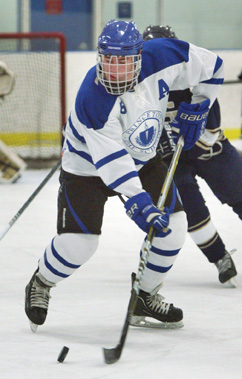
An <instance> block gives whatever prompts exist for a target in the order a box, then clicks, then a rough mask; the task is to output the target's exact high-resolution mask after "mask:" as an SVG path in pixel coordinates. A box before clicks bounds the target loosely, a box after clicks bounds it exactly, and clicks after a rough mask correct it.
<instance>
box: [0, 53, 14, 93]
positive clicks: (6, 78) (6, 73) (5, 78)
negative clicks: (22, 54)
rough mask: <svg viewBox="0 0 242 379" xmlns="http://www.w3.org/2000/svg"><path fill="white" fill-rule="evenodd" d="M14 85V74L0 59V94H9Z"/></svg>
mask: <svg viewBox="0 0 242 379" xmlns="http://www.w3.org/2000/svg"><path fill="white" fill-rule="evenodd" d="M14 85H15V74H14V72H13V71H11V70H10V69H9V68H8V66H7V65H6V63H4V62H2V61H0V96H6V95H9V94H10V93H11V92H12V90H13V88H14Z"/></svg>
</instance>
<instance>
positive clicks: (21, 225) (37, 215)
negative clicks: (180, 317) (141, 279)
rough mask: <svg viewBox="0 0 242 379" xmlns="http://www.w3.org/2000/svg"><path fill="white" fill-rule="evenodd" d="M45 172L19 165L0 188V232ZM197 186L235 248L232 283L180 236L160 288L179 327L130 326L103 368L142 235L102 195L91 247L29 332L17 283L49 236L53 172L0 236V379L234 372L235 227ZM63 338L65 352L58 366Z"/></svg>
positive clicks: (241, 236)
mask: <svg viewBox="0 0 242 379" xmlns="http://www.w3.org/2000/svg"><path fill="white" fill-rule="evenodd" d="M48 172H49V170H40V171H32V170H28V171H26V172H25V173H24V174H23V177H22V178H21V179H20V180H19V181H18V182H17V183H16V184H10V185H1V186H0V209H1V218H0V230H2V229H3V228H4V227H5V225H6V224H7V223H8V222H9V221H10V220H11V218H12V217H13V216H14V215H15V213H16V212H17V211H18V210H19V208H20V207H21V206H22V205H23V203H24V202H25V201H26V200H27V199H28V197H29V196H30V195H31V194H32V192H33V191H34V190H35V188H36V187H37V186H38V185H39V183H40V182H41V180H42V179H43V178H44V177H45V176H46V175H47V173H48ZM199 183H200V185H201V189H202V192H203V194H204V195H205V198H206V199H207V205H208V207H209V208H210V211H211V214H212V219H213V221H214V223H215V225H216V226H217V228H218V230H219V232H220V234H221V236H222V238H223V240H224V242H225V244H226V247H227V249H228V250H231V249H233V248H236V249H237V252H236V253H235V254H234V255H233V259H234V261H235V264H236V266H237V270H238V277H237V282H238V287H237V288H236V289H231V288H225V287H223V286H222V285H221V284H220V283H219V281H218V279H217V269H216V268H215V266H214V265H212V264H209V263H208V262H207V260H206V259H205V257H204V256H203V255H202V253H200V251H199V250H198V248H197V247H196V245H195V244H194V243H193V242H192V240H191V239H190V237H189V236H187V240H186V243H185V245H184V247H183V249H182V251H181V252H180V254H179V256H178V258H177V261H176V262H175V265H174V267H173V269H172V270H171V271H170V273H169V274H168V276H167V279H166V281H165V285H164V287H163V289H162V290H161V294H162V295H164V296H165V297H166V301H170V302H174V304H175V305H176V306H179V307H181V308H182V309H183V311H184V324H185V326H184V328H182V329H179V330H157V329H155V330H151V329H145V328H134V327H130V329H129V333H128V337H127V340H126V345H125V347H124V350H123V354H122V357H121V359H120V361H119V362H118V363H116V364H114V365H106V364H105V363H104V360H103V356H102V347H103V346H104V347H107V348H109V347H114V346H116V344H117V343H118V341H119V338H120V333H121V329H122V326H123V322H124V318H125V315H126V308H127V305H128V300H129V295H130V273H131V272H132V271H136V269H137V266H138V256H139V249H140V245H141V242H142V239H143V233H142V232H141V231H140V230H138V228H137V227H136V225H135V224H134V223H133V222H132V221H131V220H129V219H128V217H127V216H126V214H125V212H124V209H123V205H122V203H121V202H120V200H119V199H116V198H112V199H110V200H109V201H108V202H107V205H106V210H105V218H104V225H103V234H102V236H101V238H100V244H99V248H98V251H97V252H96V254H95V255H94V256H93V257H92V259H91V260H90V261H89V262H88V263H87V264H86V265H85V266H84V267H81V268H80V269H79V270H77V271H76V272H75V273H74V275H73V276H72V277H70V278H68V279H66V280H64V281H62V282H61V283H59V284H58V285H57V287H56V288H54V289H52V291H51V295H52V299H51V301H50V308H49V314H48V317H47V320H46V323H45V324H44V325H43V326H41V327H39V329H38V331H37V333H36V334H33V333H32V332H31V331H30V327H29V324H28V320H27V318H26V316H25V313H24V289H25V286H26V284H27V283H28V281H29V279H30V277H31V276H32V274H33V272H34V270H35V269H36V267H37V262H38V258H39V257H40V256H41V255H42V254H43V252H44V249H45V247H46V245H47V244H48V243H49V241H50V240H51V238H52V237H53V236H54V235H55V227H56V195H57V190H58V173H56V174H55V175H54V177H53V178H52V179H51V180H50V181H49V182H48V184H47V185H46V186H45V187H44V189H43V190H42V191H41V193H40V194H39V195H38V197H37V198H36V199H35V200H34V201H33V202H32V203H31V205H30V206H29V207H28V208H27V209H26V211H25V212H24V213H23V215H22V216H21V217H20V218H19V220H18V221H17V222H16V223H15V224H14V226H13V227H12V228H11V230H10V231H9V232H8V233H7V235H6V236H5V237H4V238H3V240H2V241H1V242H0V267H1V275H0V279H1V285H0V304H1V312H0V378H1V379H6V378H8V379H15V378H18V379H22V378H24V379H29V378H31V379H33V378H35V379H43V378H47V377H48V378H51V379H52V378H58V379H62V378H68V379H69V378H71V379H75V378H84V379H89V378H90V379H95V378H105V379H109V378H110V379H115V378H120V379H121V378H122V379H123V378H125V379H132V378H135V379H136V378H140V379H143V378H144V379H146V378H152V379H156V378H157V379H158V378H159V379H160V378H164V379H170V378H172V379H173V378H178V379H183V378H184V379H198V378H199V379H200V378H201V379H204V378H206V379H210V378H211V379H212V378H213V379H216V378H219V379H224V378H231V379H235V378H241V370H242V359H241V357H242V301H241V299H242V274H241V273H242V244H241V241H242V227H241V225H242V224H241V221H240V220H239V218H238V217H237V215H235V214H234V213H233V212H232V210H231V209H230V208H229V207H228V206H226V205H221V203H220V202H219V201H218V200H217V199H216V198H215V197H214V195H213V194H212V193H211V191H210V190H209V188H208V187H207V186H206V184H205V183H204V182H203V181H199ZM64 345H65V346H68V347H69V348H70V351H69V354H68V355H67V357H66V360H65V362H64V363H58V362H57V357H58V355H59V353H60V351H61V349H62V347H63V346H64Z"/></svg>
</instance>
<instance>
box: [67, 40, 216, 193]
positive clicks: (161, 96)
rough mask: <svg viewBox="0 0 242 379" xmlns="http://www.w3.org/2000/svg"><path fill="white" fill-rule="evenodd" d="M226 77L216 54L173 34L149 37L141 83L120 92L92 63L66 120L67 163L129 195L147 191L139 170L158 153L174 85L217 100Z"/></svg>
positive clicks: (195, 99) (71, 168) (194, 99)
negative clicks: (100, 77)
mask: <svg viewBox="0 0 242 379" xmlns="http://www.w3.org/2000/svg"><path fill="white" fill-rule="evenodd" d="M222 82H223V62H222V60H221V59H220V58H219V57H218V56H217V55H216V54H214V53H212V52H210V51H208V50H205V49H203V48H199V47H197V46H194V45H192V44H189V43H187V42H184V41H181V40H176V39H170V38H169V39H165V38H161V39H154V40H150V41H146V42H144V45H143V51H142V69H141V73H140V77H139V83H138V85H137V86H136V87H135V88H134V90H133V91H130V92H126V93H124V94H123V95H121V96H114V95H111V94H108V93H107V92H106V90H105V88H104V87H103V86H102V85H101V84H100V83H99V82H98V80H97V78H96V67H93V68H91V69H90V70H89V71H88V73H87V75H86V77H85V79H84V80H83V82H82V84H81V86H80V89H79V91H78V93H77V97H76V101H75V105H74V107H73V109H72V111H71V112H70V116H69V118H68V122H67V124H66V129H65V141H64V145H63V158H62V167H63V169H64V170H65V171H67V172H70V173H72V174H75V175H80V176H99V177H100V178H101V179H102V180H103V182H104V183H105V184H106V185H107V186H108V187H109V188H111V189H113V190H115V191H117V192H120V193H122V194H124V195H126V196H128V197H131V196H133V195H136V194H138V193H140V192H142V191H143V189H142V185H141V182H140V180H139V177H138V170H140V169H141V168H142V167H143V166H144V165H145V164H146V163H147V162H148V161H149V160H150V159H151V158H153V157H154V156H155V155H156V147H157V144H158V142H159V139H160V135H161V133H162V128H163V123H164V118H165V114H166V108H167V100H168V95H169V91H170V90H182V89H185V88H189V87H192V88H193V96H192V103H200V102H201V101H203V100H205V99H206V98H209V99H210V100H211V104H212V103H213V101H214V100H215V98H216V97H217V93H218V89H219V85H220V84H222ZM211 104H210V105H211Z"/></svg>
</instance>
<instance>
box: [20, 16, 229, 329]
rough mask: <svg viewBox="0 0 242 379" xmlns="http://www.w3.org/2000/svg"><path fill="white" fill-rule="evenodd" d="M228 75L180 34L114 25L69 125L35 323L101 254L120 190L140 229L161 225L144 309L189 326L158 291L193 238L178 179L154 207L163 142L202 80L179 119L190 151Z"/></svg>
mask: <svg viewBox="0 0 242 379" xmlns="http://www.w3.org/2000/svg"><path fill="white" fill-rule="evenodd" d="M222 82H223V63H222V60H221V59H220V58H219V57H218V56H217V55H216V54H214V53H212V52H209V51H207V50H205V49H202V48H199V47H196V46H194V45H191V44H189V43H187V42H184V41H178V40H173V39H167V40H166V39H157V40H153V41H147V42H145V43H143V39H142V36H141V34H140V33H139V31H138V30H137V28H136V25H135V23H134V22H133V21H131V22H126V21H115V20H111V21H109V22H108V23H107V24H106V26H105V27H104V29H103V31H102V33H101V35H100V37H99V39H98V58H97V64H96V66H95V67H92V68H91V69H90V70H89V71H88V73H87V75H86V77H85V78H84V80H83V82H82V84H81V86H80V89H79V91H78V93H77V96H76V100H75V104H74V107H73V109H72V110H71V112H70V116H69V118H68V121H67V124H66V128H65V140H64V144H63V158H62V171H61V175H60V190H59V194H58V225H57V235H56V236H55V237H54V238H53V239H52V241H51V243H50V244H49V245H48V246H47V248H46V250H45V252H44V254H43V256H42V257H41V258H40V260H39V263H38V268H37V270H36V271H35V273H34V275H33V276H32V279H31V280H30V282H29V284H28V285H27V287H26V300H25V312H26V314H27V316H28V318H29V320H30V322H31V323H32V326H33V327H34V328H36V325H42V324H43V323H44V322H45V319H46V315H47V311H48V303H49V298H50V289H51V288H52V287H54V286H55V285H56V284H57V283H58V282H59V281H61V280H63V279H64V278H67V277H69V276H70V275H71V274H72V273H73V272H74V271H75V270H76V269H78V268H79V267H80V266H82V265H83V264H84V263H85V262H86V261H88V260H89V259H90V257H91V256H92V255H93V254H94V253H95V251H96V249H97V246H98V239H99V235H100V234H101V227H102V219H103V210H104V204H105V202H106V201H107V199H108V197H109V196H115V195H117V194H123V195H124V196H125V197H127V198H128V200H127V201H126V203H125V209H126V212H127V214H128V216H129V217H131V219H132V220H133V221H134V222H135V223H136V224H137V225H138V227H140V228H141V229H142V230H143V231H144V232H145V233H147V232H148V230H149V228H150V226H153V227H154V228H155V230H156V234H155V238H154V241H153V245H152V249H151V252H150V256H149V259H148V263H147V267H146V269H145V272H144V275H143V277H142V281H141V283H140V293H139V298H138V302H137V306H136V309H135V312H134V316H135V317H138V318H139V317H140V318H142V319H145V317H146V316H149V317H151V318H153V319H156V320H158V321H159V322H161V323H165V324H166V325H167V324H168V325H170V324H172V326H174V325H175V326H181V325H182V319H183V312H182V310H181V309H180V308H176V307H175V306H173V304H170V303H166V302H164V300H163V297H162V296H161V295H159V294H158V290H159V288H160V286H161V284H162V282H163V281H164V278H165V276H166V275H167V273H168V272H169V270H170V269H171V267H172V266H173V264H174V261H175V259H176V257H177V255H178V253H179V251H180V249H181V247H182V246H183V244H184V241H185V236H186V230H187V221H186V216H185V212H184V210H183V208H182V205H181V203H180V201H179V197H178V196H177V191H176V187H175V185H174V183H173V184H172V186H171V189H170V191H169V193H168V196H167V200H166V204H165V206H166V207H165V209H164V212H161V211H160V210H159V209H158V208H157V207H156V206H155V205H154V204H156V203H157V200H158V197H159V194H160V190H161V187H162V184H163V181H164V179H165V176H166V173H167V167H166V166H165V164H164V163H163V162H162V160H161V159H160V158H159V156H157V155H156V148H157V144H158V142H159V139H160V136H161V133H162V128H163V123H164V117H165V114H166V108H167V99H168V95H169V91H170V90H176V89H185V88H188V87H191V86H192V87H193V96H192V104H186V103H182V104H181V106H180V108H179V110H178V113H177V117H176V118H175V119H174V122H173V133H174V138H175V140H176V139H177V138H178V137H179V134H182V135H183V136H184V140H185V144H184V149H190V148H191V147H192V146H193V145H194V143H195V142H196V141H197V139H198V138H199V136H200V134H201V133H202V131H203V128H204V127H205V123H206V117H207V114H208V110H209V104H212V103H213V101H214V100H215V98H216V96H217V92H218V89H219V85H220V84H222ZM114 220H115V214H114ZM165 227H168V231H164V228H165ZM117 232H118V230H117ZM114 251H115V246H114ZM141 251H142V248H141ZM136 254H138V252H137V253H136Z"/></svg>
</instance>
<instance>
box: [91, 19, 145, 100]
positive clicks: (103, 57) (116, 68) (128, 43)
mask: <svg viewBox="0 0 242 379" xmlns="http://www.w3.org/2000/svg"><path fill="white" fill-rule="evenodd" d="M142 46H143V38H142V35H141V34H140V32H139V31H138V29H137V27H136V25H135V23H134V22H133V21H130V22H127V21H116V20H111V21H109V22H108V23H107V24H106V25H105V27H104V29H103V31H102V33H101V34H100V36H99V38H98V60H97V77H98V80H99V81H100V83H101V84H102V85H103V86H104V87H105V89H106V91H107V92H108V93H111V94H112V95H122V94H123V93H125V92H126V91H130V90H133V88H134V86H135V85H136V84H137V83H138V77H139V74H140V70H141V51H142Z"/></svg>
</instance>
